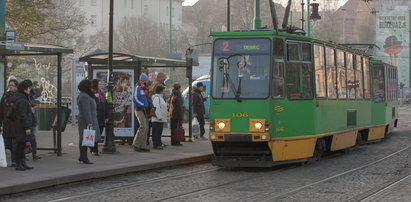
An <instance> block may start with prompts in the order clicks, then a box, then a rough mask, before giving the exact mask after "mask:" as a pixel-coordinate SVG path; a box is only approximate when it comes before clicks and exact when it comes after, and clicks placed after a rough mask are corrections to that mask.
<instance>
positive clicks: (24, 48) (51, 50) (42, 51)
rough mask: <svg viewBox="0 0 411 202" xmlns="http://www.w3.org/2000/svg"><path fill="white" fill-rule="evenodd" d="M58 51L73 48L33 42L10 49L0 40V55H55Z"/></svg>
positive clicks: (67, 50)
mask: <svg viewBox="0 0 411 202" xmlns="http://www.w3.org/2000/svg"><path fill="white" fill-rule="evenodd" d="M59 53H73V49H69V48H65V47H61V46H54V45H46V44H34V43H20V44H19V47H18V48H14V49H10V48H9V47H7V45H6V42H5V41H0V55H4V56H17V55H56V54H59Z"/></svg>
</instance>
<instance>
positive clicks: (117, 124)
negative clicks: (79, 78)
mask: <svg viewBox="0 0 411 202" xmlns="http://www.w3.org/2000/svg"><path fill="white" fill-rule="evenodd" d="M133 75H134V70H125V69H116V70H113V82H114V88H113V95H112V96H113V104H114V136H116V137H133V136H134V129H133V128H134V116H133V111H134V109H133V108H134V106H133V102H132V98H133V89H134V85H133V83H134V77H133ZM93 78H99V79H100V80H101V81H102V84H103V86H107V70H94V71H93ZM104 91H105V89H104Z"/></svg>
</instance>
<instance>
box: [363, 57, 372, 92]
mask: <svg viewBox="0 0 411 202" xmlns="http://www.w3.org/2000/svg"><path fill="white" fill-rule="evenodd" d="M369 65H370V64H369V60H368V58H363V59H362V66H363V70H364V97H365V99H369V98H370V97H371V95H370V90H371V88H370V66H369Z"/></svg>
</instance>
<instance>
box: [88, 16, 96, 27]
mask: <svg viewBox="0 0 411 202" xmlns="http://www.w3.org/2000/svg"><path fill="white" fill-rule="evenodd" d="M96 23H97V16H96V15H92V16H90V25H91V26H92V27H95V26H96Z"/></svg>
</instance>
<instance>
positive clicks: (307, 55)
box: [301, 43, 311, 61]
mask: <svg viewBox="0 0 411 202" xmlns="http://www.w3.org/2000/svg"><path fill="white" fill-rule="evenodd" d="M301 46H302V53H303V54H302V56H303V58H302V60H303V61H311V45H310V44H309V43H302V44H301Z"/></svg>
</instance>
